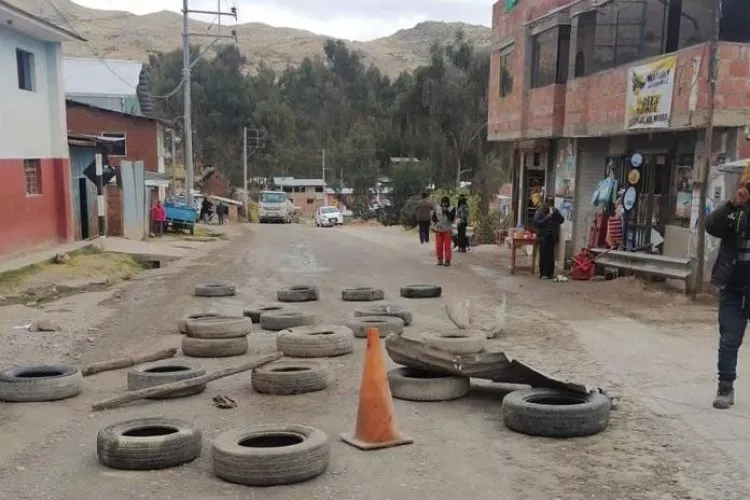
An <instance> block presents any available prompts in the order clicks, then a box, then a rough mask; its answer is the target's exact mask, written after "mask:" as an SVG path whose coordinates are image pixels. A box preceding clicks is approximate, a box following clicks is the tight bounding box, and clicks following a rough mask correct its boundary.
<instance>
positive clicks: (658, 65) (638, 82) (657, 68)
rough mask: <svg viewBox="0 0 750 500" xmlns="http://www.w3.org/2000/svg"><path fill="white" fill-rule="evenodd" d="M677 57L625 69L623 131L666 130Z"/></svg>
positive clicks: (670, 108) (670, 109) (670, 110)
mask: <svg viewBox="0 0 750 500" xmlns="http://www.w3.org/2000/svg"><path fill="white" fill-rule="evenodd" d="M676 68H677V56H668V57H663V58H661V59H658V60H656V61H653V62H650V63H648V64H642V65H640V66H633V67H631V68H629V69H628V80H627V85H628V89H627V100H626V103H625V130H639V129H654V128H668V127H669V118H670V115H671V113H672V94H673V93H674V80H675V71H676Z"/></svg>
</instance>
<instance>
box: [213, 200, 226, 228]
mask: <svg viewBox="0 0 750 500" xmlns="http://www.w3.org/2000/svg"><path fill="white" fill-rule="evenodd" d="M227 212H229V209H228V208H227V206H226V205H224V202H223V201H220V202H219V203H218V204H217V205H216V217H217V218H218V219H219V225H220V226H221V225H223V224H224V216H225V215H226V214H227Z"/></svg>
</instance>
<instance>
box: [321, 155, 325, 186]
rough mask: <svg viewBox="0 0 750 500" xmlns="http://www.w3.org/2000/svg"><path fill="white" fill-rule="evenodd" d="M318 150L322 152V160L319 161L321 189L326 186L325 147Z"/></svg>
mask: <svg viewBox="0 0 750 500" xmlns="http://www.w3.org/2000/svg"><path fill="white" fill-rule="evenodd" d="M320 151H321V153H322V154H323V156H322V161H321V174H322V177H321V179H323V189H325V187H326V148H323V149H321V150H320Z"/></svg>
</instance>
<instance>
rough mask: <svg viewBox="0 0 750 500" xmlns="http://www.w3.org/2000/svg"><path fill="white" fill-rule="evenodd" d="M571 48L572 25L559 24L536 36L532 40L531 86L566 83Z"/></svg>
mask: <svg viewBox="0 0 750 500" xmlns="http://www.w3.org/2000/svg"><path fill="white" fill-rule="evenodd" d="M569 50H570V26H559V27H557V28H552V29H549V30H547V31H543V32H542V33H539V34H538V35H536V36H534V37H533V39H532V42H531V88H539V87H546V86H547V85H552V84H555V83H565V82H566V81H567V79H568V51H569Z"/></svg>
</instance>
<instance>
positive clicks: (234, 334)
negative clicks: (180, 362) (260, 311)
mask: <svg viewBox="0 0 750 500" xmlns="http://www.w3.org/2000/svg"><path fill="white" fill-rule="evenodd" d="M183 321H184V323H182V324H181V325H180V326H181V327H182V328H181V329H184V333H185V336H184V337H183V338H182V352H183V354H185V356H190V357H193V358H228V357H232V356H241V355H243V354H245V353H246V352H247V349H248V342H247V335H248V334H249V333H250V331H251V329H252V325H253V323H252V321H250V319H249V318H245V317H243V316H225V315H220V314H216V315H211V316H201V317H192V318H191V317H188V318H187V319H186V320H183Z"/></svg>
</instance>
